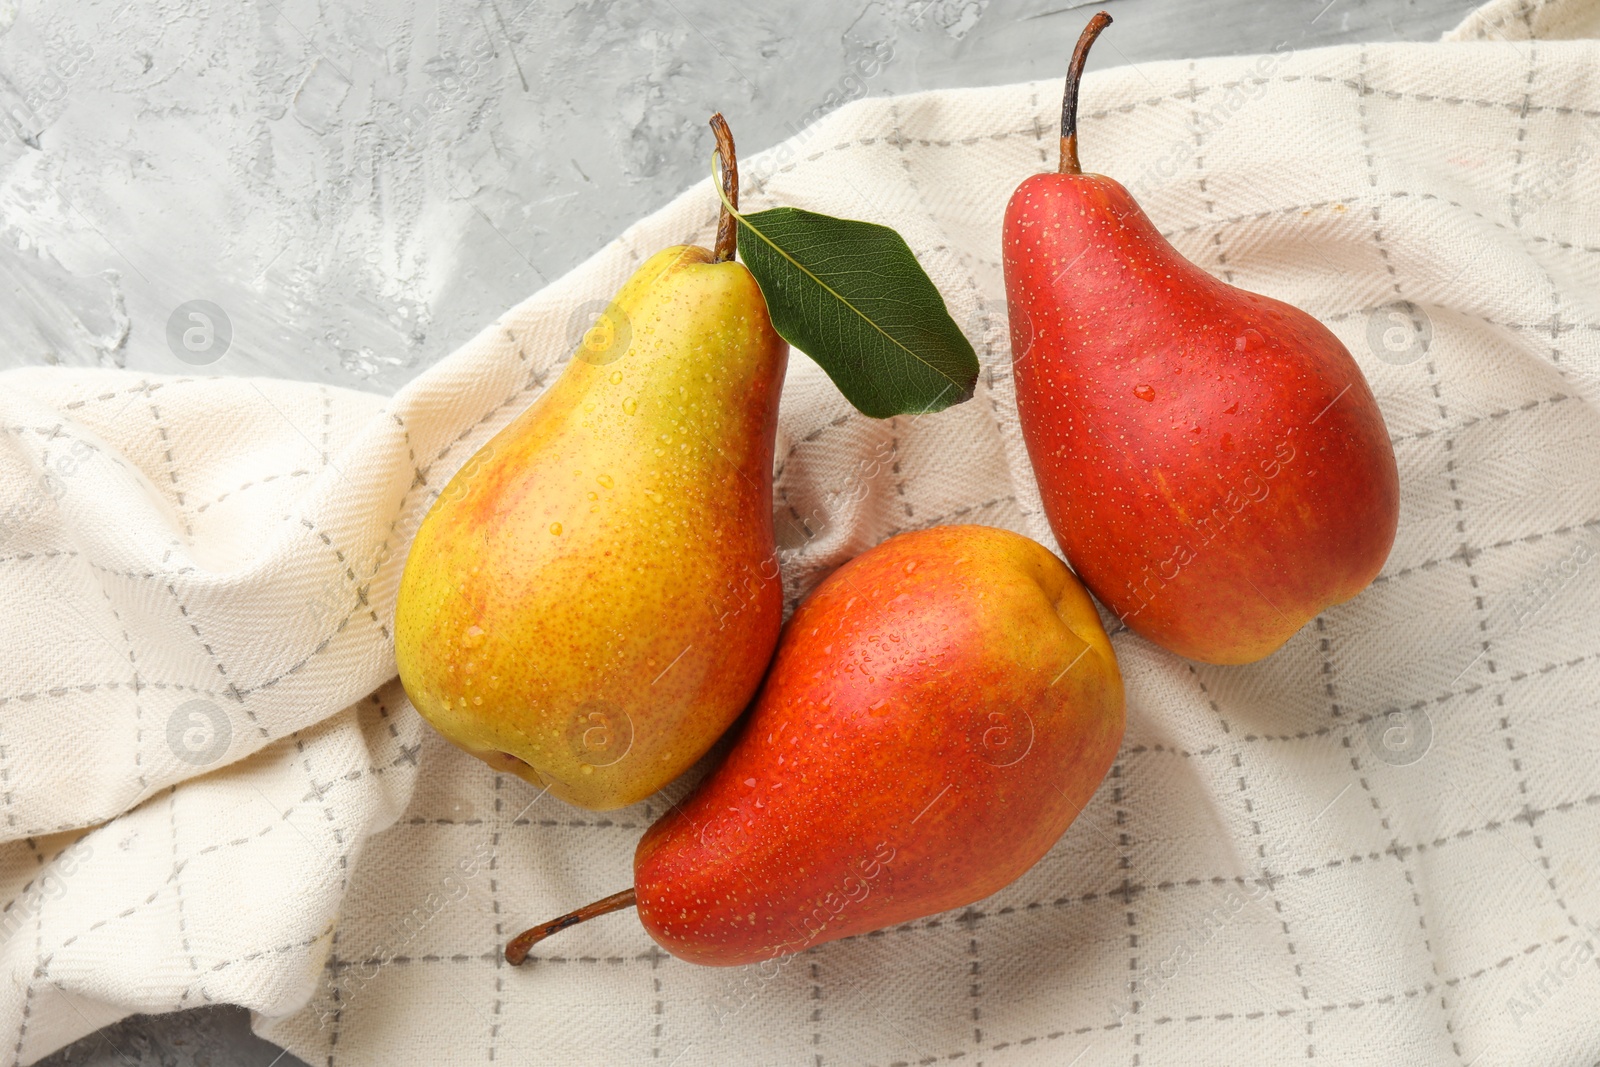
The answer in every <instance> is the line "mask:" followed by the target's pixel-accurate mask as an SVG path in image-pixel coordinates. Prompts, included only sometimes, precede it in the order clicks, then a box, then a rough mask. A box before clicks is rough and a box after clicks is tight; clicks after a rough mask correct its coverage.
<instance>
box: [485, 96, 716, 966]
mask: <svg viewBox="0 0 1600 1067" xmlns="http://www.w3.org/2000/svg"><path fill="white" fill-rule="evenodd" d="M718 117H719V118H720V117H721V116H718ZM637 901H638V897H636V896H635V895H634V892H633V889H632V888H631V887H630V888H628V889H624V890H623V891H622V892H620V893H613V894H611V895H610V896H609V897H606V898H605V899H604V900H597V901H595V902H594V903H593V904H585V905H584V906H583V907H581V908H579V909H578V910H577V911H569V912H567V913H566V914H565V915H563V916H561V918H559V919H551V920H550V921H549V922H547V923H540V924H539V925H538V926H534V927H530V928H529V929H527V930H524V931H522V933H520V934H518V935H517V936H516V937H513V938H512V939H511V940H510V941H507V942H506V962H507V963H509V964H511V966H513V967H520V966H522V961H523V960H525V959H527V958H528V950H529V949H531V948H532V947H533V946H534V945H537V944H538V943H539V942H541V941H543V940H544V939H545V938H547V937H549V936H550V935H551V934H553V933H555V932H556V931H558V930H565V929H566V928H567V927H569V926H577V925H578V924H579V923H581V922H587V921H588V920H590V919H593V918H594V917H595V916H597V915H607V914H609V913H611V912H613V911H621V910H622V909H623V908H631V907H633V906H634V904H635V903H637Z"/></svg>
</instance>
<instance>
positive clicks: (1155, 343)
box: [1003, 174, 1400, 663]
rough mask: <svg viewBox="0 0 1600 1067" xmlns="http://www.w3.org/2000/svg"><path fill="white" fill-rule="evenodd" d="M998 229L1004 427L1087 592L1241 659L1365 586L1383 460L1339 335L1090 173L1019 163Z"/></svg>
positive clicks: (1379, 517) (1135, 621)
mask: <svg viewBox="0 0 1600 1067" xmlns="http://www.w3.org/2000/svg"><path fill="white" fill-rule="evenodd" d="M1003 244H1004V256H1005V276H1006V299H1007V302H1008V306H1009V310H1010V315H1011V344H1012V358H1013V360H1014V365H1015V371H1016V390H1017V408H1018V416H1019V420H1020V422H1021V425H1022V432H1023V437H1024V439H1025V440H1026V442H1027V446H1028V455H1029V457H1030V459H1031V460H1032V462H1033V469H1034V473H1035V474H1036V475H1037V477H1038V482H1039V491H1040V495H1041V497H1042V498H1043V501H1044V508H1045V514H1046V516H1047V517H1048V519H1049V521H1050V527H1051V529H1052V530H1053V531H1054V532H1055V535H1056V540H1057V541H1058V542H1059V543H1060V545H1061V548H1062V550H1063V551H1064V552H1065V553H1066V556H1067V559H1068V561H1069V562H1071V564H1072V566H1073V569H1074V570H1076V571H1077V573H1078V576H1079V577H1080V578H1082V579H1083V581H1084V582H1085V584H1087V585H1088V587H1089V589H1090V590H1091V591H1092V592H1093V593H1094V595H1095V596H1096V597H1098V598H1099V600H1100V602H1101V603H1103V604H1105V605H1106V606H1107V607H1109V608H1110V609H1111V610H1112V611H1114V612H1115V613H1116V614H1117V615H1118V616H1119V617H1120V618H1121V619H1122V620H1123V621H1124V622H1125V623H1126V624H1127V625H1128V627H1129V628H1131V629H1133V630H1135V631H1136V632H1138V633H1140V634H1142V635H1144V636H1145V637H1147V638H1149V639H1150V640H1152V641H1154V642H1156V643H1157V644H1160V645H1163V646H1165V647H1166V648H1169V649H1171V650H1172V651H1174V652H1176V653H1178V654H1179V655H1182V656H1187V657H1188V658H1190V659H1195V660H1202V661H1205V662H1209V663H1249V662H1251V661H1254V660H1258V659H1260V658H1262V657H1264V656H1266V655H1268V654H1270V653H1271V652H1273V651H1274V650H1275V649H1277V648H1278V647H1279V646H1281V645H1282V644H1283V643H1284V642H1285V641H1287V640H1288V639H1289V638H1290V637H1291V636H1293V634H1294V633H1295V632H1296V631H1297V630H1299V629H1300V628H1301V627H1302V626H1303V625H1304V624H1305V623H1306V622H1307V621H1308V620H1310V619H1312V618H1313V617H1315V616H1316V615H1317V614H1318V613H1319V612H1321V611H1322V610H1323V609H1324V608H1326V607H1328V606H1329V605H1332V604H1337V603H1340V602H1342V601H1345V600H1348V599H1350V598H1351V597H1353V596H1355V595H1356V594H1357V593H1359V592H1360V591H1361V590H1362V589H1364V588H1366V586H1367V585H1368V584H1369V583H1370V582H1371V581H1372V580H1373V578H1375V577H1376V576H1377V574H1378V572H1379V570H1380V569H1381V568H1382V566H1383V563H1384V560H1385V559H1386V558H1387V557H1388V554H1389V549H1390V546H1391V545H1392V544H1393V543H1394V536H1395V530H1396V528H1397V526H1398V523H1399V513H1400V509H1399V500H1400V488H1399V475H1398V472H1397V470H1396V467H1395V460H1394V450H1393V447H1392V446H1391V444H1390V441H1389V433H1388V430H1387V429H1386V428H1385V426H1384V422H1383V416H1382V414H1381V412H1380V411H1379V410H1378V405H1377V402H1376V401H1375V400H1374V399H1373V396H1372V391H1371V390H1370V389H1369V388H1368V387H1367V383H1366V380H1365V379H1364V378H1363V377H1362V375H1361V370H1360V368H1359V367H1358V366H1357V365H1356V362H1355V360H1354V359H1352V358H1351V356H1350V353H1349V352H1348V351H1347V350H1346V349H1345V347H1344V345H1343V344H1341V343H1340V342H1339V339H1338V338H1337V337H1335V336H1334V335H1333V334H1332V333H1331V332H1330V331H1329V330H1328V329H1327V328H1326V327H1324V326H1323V325H1322V324H1321V323H1320V322H1318V321H1317V320H1316V319H1314V318H1312V317H1311V316H1310V315H1307V314H1306V313H1305V312H1303V311H1301V310H1299V309H1298V308H1294V307H1291V306H1290V305H1288V304H1285V303H1282V302H1281V301H1278V300H1273V299H1271V298H1269V297H1265V296H1260V295H1258V294H1256V293H1251V292H1247V291H1245V290H1243V289H1238V288H1235V287H1234V286H1231V285H1228V284H1226V283H1224V282H1222V281H1220V280H1218V279H1217V278H1214V277H1212V276H1211V275H1210V274H1208V273H1206V272H1205V271H1203V270H1201V269H1200V268H1199V267H1197V266H1195V265H1194V264H1193V263H1190V262H1189V261H1188V260H1187V259H1185V258H1184V257H1183V256H1182V255H1180V254H1179V253H1178V251H1177V250H1176V249H1174V248H1173V247H1172V245H1170V244H1169V243H1167V241H1166V239H1165V238H1163V237H1162V236H1161V234H1160V233H1159V232H1158V231H1157V230H1156V228H1155V226H1154V225H1152V224H1151V222H1150V219H1149V218H1148V217H1147V216H1146V215H1145V213H1144V212H1143V211H1141V210H1140V208H1139V205H1138V204H1137V203H1135V202H1134V200H1133V198H1132V197H1131V196H1130V195H1129V194H1128V191H1127V190H1126V189H1124V188H1123V187H1122V186H1121V185H1120V184H1118V183H1117V182H1115V181H1113V180H1112V179H1110V178H1107V177H1104V176H1103V175H1098V174H1037V175H1034V176H1032V177H1030V178H1028V179H1027V180H1025V181H1024V182H1023V183H1022V185H1021V186H1020V187H1019V188H1018V189H1017V191H1016V193H1015V194H1014V195H1013V196H1012V198H1011V202H1010V204H1009V205H1008V206H1007V208H1006V215H1005V224H1004V233H1003Z"/></svg>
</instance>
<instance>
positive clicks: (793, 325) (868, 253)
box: [739, 207, 978, 419]
mask: <svg viewBox="0 0 1600 1067" xmlns="http://www.w3.org/2000/svg"><path fill="white" fill-rule="evenodd" d="M739 253H740V255H742V256H743V257H744V262H745V265H746V266H747V267H749V268H750V273H751V274H753V275H755V279H756V283H757V284H758V285H760V286H761V292H762V295H764V296H765V297H766V298H767V311H768V312H769V313H770V314H771V316H772V325H773V326H774V327H776V328H777V331H778V333H779V334H780V335H782V337H783V339H784V340H785V341H788V342H789V343H790V344H791V345H794V346H795V347H796V348H798V349H800V350H801V351H802V352H804V353H805V354H806V355H808V356H810V357H811V358H812V359H814V360H816V361H817V363H818V364H820V365H821V367H822V369H823V370H824V371H826V372H827V374H828V377H830V378H832V379H833V382H834V384H835V385H837V386H838V387H839V391H840V392H842V393H844V395H845V399H847V400H849V401H850V403H852V404H854V405H855V406H856V408H857V409H858V410H859V411H860V412H861V413H862V414H864V415H870V416H872V417H873V418H877V419H886V418H889V417H890V416H893V415H903V414H906V413H908V412H915V413H921V412H926V411H942V410H944V409H945V408H947V407H949V406H950V405H952V404H959V403H961V402H962V401H963V400H966V399H968V398H970V397H971V396H972V387H973V384H974V383H975V382H976V381H977V380H978V357H977V355H976V353H974V352H973V351H972V345H970V344H969V343H968V342H967V339H966V337H965V336H964V335H963V334H962V333H961V329H960V327H958V326H957V325H956V323H955V320H954V319H952V318H951V317H950V312H949V311H948V310H946V308H945V306H944V299H943V298H942V297H940V295H939V290H938V289H937V288H935V287H934V284H933V281H932V279H930V278H929V277H928V275H927V274H926V272H924V271H923V269H922V266H921V264H919V263H918V262H917V257H916V256H914V255H912V254H911V249H910V248H909V247H908V246H907V245H906V242H905V239H904V238H902V237H901V236H900V235H899V234H898V233H896V232H895V231H893V230H891V229H889V228H888V227H887V226H878V225H875V224H873V223H870V222H858V221H855V220H853V219H836V218H833V217H832V216H829V215H818V214H817V213H815V212H812V211H802V210H800V209H799V208H793V207H778V208H772V209H770V210H767V211H758V212H755V213H754V214H750V215H740V216H739Z"/></svg>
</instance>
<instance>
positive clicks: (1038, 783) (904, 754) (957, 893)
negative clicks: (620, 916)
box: [506, 526, 1123, 965]
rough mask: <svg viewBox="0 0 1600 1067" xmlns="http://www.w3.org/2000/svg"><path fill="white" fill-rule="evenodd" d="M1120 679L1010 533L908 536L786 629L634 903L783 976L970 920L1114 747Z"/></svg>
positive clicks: (713, 947)
mask: <svg viewBox="0 0 1600 1067" xmlns="http://www.w3.org/2000/svg"><path fill="white" fill-rule="evenodd" d="M1122 726H1123V695H1122V676H1121V674H1120V673H1119V672H1118V670H1117V661H1116V656H1115V655H1114V654H1113V652H1112V650H1111V644H1110V642H1109V641H1108V640H1107V638H1106V634H1105V631H1104V630H1103V629H1102V628H1101V626H1100V618H1099V615H1098V614H1097V613H1096V611H1095V608H1094V604H1093V602H1092V601H1090V599H1089V596H1088V594H1087V593H1086V592H1085V591H1084V589H1083V587H1082V586H1081V585H1079V584H1078V582H1077V580H1076V579H1074V578H1073V577H1072V573H1071V572H1070V571H1069V570H1067V568H1066V567H1065V566H1064V565H1063V564H1062V562H1061V561H1060V560H1059V559H1057V558H1056V557H1055V556H1054V555H1052V554H1051V553H1050V552H1049V550H1047V549H1046V548H1044V547H1043V546H1042V545H1039V544H1037V543H1036V542H1034V541H1030V540H1029V539H1027V538H1026V537H1022V536H1020V535H1018V534H1014V533H1009V532H1007V531H1004V530H997V529H990V528H988V527H982V526H944V527H937V528H934V529H931V530H924V531H919V532H916V533H908V534H902V535H901V536H899V537H896V538H893V539H891V540H889V541H886V542H884V543H883V544H881V545H879V546H878V547H877V548H874V549H872V550H871V551H869V552H867V553H865V554H863V555H861V556H859V557H857V558H856V559H855V560H853V561H851V562H850V563H848V564H846V565H845V566H843V567H841V568H839V570H837V571H835V572H834V573H833V574H832V575H831V576H829V577H828V579H827V580H826V581H824V582H823V583H822V584H821V585H820V586H818V587H817V589H816V590H815V591H814V592H813V593H812V594H811V596H810V597H809V598H808V599H807V600H806V601H805V603H803V604H802V605H801V606H800V608H799V610H798V611H796V612H795V614H794V617H793V618H792V619H791V620H790V621H789V624H788V626H787V627H786V629H785V630H784V634H783V638H782V640H781V642H780V643H779V647H778V654H777V658H776V659H775V660H774V661H773V666H772V670H771V673H770V674H769V675H768V676H767V680H766V682H765V684H764V686H763V688H762V690H761V693H760V695H759V697H758V698H757V700H756V703H755V705H754V706H753V707H752V709H751V710H750V712H749V715H748V717H747V718H746V720H745V722H744V724H743V727H742V730H741V732H740V734H739V735H738V737H737V739H736V740H735V742H734V744H733V747H732V749H731V750H730V752H729V755H728V757H727V760H726V761H725V762H724V763H723V764H722V766H721V767H719V768H718V769H717V770H716V771H715V772H713V773H712V774H711V776H710V777H708V778H707V779H706V780H705V781H704V782H702V783H701V784H700V786H699V787H698V788H697V789H696V790H695V791H694V792H693V793H691V794H690V795H689V797H688V798H687V799H685V800H684V801H683V802H682V803H681V804H679V805H677V806H676V807H674V808H672V809H671V810H670V811H668V812H667V813H666V814H665V815H663V816H662V817H661V819H660V820H658V821H657V822H656V823H655V825H653V826H651V827H650V829H649V830H648V831H647V832H646V833H645V835H644V837H643V838H642V839H641V840H640V842H639V847H638V850H637V852H636V854H635V856H634V888H633V889H631V890H627V891H624V892H623V893H619V894H617V895H616V896H613V897H609V898H607V899H606V900H603V901H600V902H599V903H597V904H594V905H591V906H589V907H588V908H583V909H580V910H579V911H577V912H574V913H572V914H571V915H566V916H563V917H561V918H560V919H556V920H554V921H552V922H549V923H545V924H544V925H542V926H538V927H534V928H533V929H532V930H529V931H528V932H527V933H524V934H523V935H521V936H520V937H518V938H516V939H514V940H513V941H512V942H511V943H510V944H509V945H508V946H507V947H506V958H507V959H508V960H510V961H511V962H512V963H520V962H521V961H522V960H523V959H524V958H525V957H526V955H527V952H528V948H529V946H531V945H532V944H533V943H534V942H535V941H538V940H540V939H541V938H543V937H545V936H548V935H549V934H551V933H554V932H555V931H556V930H560V929H564V928H565V927H567V926H571V925H572V924H573V923H575V922H580V921H582V920H584V919H587V918H590V917H592V916H594V915H597V914H601V913H604V912H606V911H614V910H616V909H618V908H622V907H626V906H628V905H629V904H632V903H635V902H637V904H638V908H639V919H640V921H641V922H642V923H643V924H644V927H645V929H646V930H647V931H648V932H649V933H650V936H651V937H653V938H654V939H655V940H656V941H657V942H659V943H660V944H661V945H662V946H663V947H664V948H666V949H667V951H669V952H671V953H672V954H673V955H675V956H679V957H681V958H683V959H686V960H690V961H692V962H694V963H703V964H712V965H733V964H742V963H753V962H756V961H759V960H766V959H772V958H774V957H777V956H781V955H785V954H787V953H791V952H797V951H799V950H801V949H804V948H808V947H810V946H812V945H816V944H821V943H822V942H825V941H832V940H834V939H836V938H840V937H847V936H849V935H851V934H859V933H865V932H867V931H870V930H876V929H880V928H882V927H885V926H892V925H894V924H896V923H903V922H907V921H909V920H911V919H915V918H919V917H921V916H924V915H930V914H932V913H934V912H939V911H945V910H948V909H950V908H958V907H962V906H964V905H966V904H970V903H972V902H973V901H975V900H979V899H981V898H983V897H986V896H988V895H989V894H991V893H994V892H995V891H996V890H999V889H1000V888H1002V887H1003V886H1005V885H1007V884H1008V883H1010V882H1011V881H1013V880H1014V879H1016V878H1017V877H1018V876H1019V875H1021V874H1022V873H1023V872H1024V871H1026V870H1027V869H1028V868H1029V867H1031V866H1033V864H1034V863H1035V862H1037V861H1038V860H1039V858H1040V857H1041V856H1043V855H1044V854H1045V853H1046V852H1048V851H1049V850H1050V847H1051V846H1052V845H1054V844H1055V842H1056V840H1057V839H1058V838H1060V836H1061V834H1062V833H1063V832H1064V831H1065V830H1066V828H1067V826H1068V825H1069V824H1071V822H1072V820H1073V818H1074V817H1075V816H1076V815H1077V814H1078V812H1079V811H1081V810H1082V808H1083V806H1084V804H1086V803H1087V802H1088V800H1089V798H1090V796H1091V795H1092V794H1093V793H1094V791H1095V789H1096V787H1098V786H1099V784H1100V781H1101V779H1102V778H1103V777H1104V776H1105V773H1106V771H1107V770H1108V769H1109V768H1110V766H1111V761H1112V759H1113V758H1114V757H1115V756H1116V752H1117V747H1118V745H1119V744H1120V743H1121V740H1122Z"/></svg>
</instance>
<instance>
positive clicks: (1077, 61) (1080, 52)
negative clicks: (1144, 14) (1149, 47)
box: [1058, 11, 1111, 174]
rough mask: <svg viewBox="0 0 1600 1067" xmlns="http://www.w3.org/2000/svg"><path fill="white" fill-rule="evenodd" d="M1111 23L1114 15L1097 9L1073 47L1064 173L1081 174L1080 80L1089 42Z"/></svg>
mask: <svg viewBox="0 0 1600 1067" xmlns="http://www.w3.org/2000/svg"><path fill="white" fill-rule="evenodd" d="M1109 25H1111V16H1110V15H1108V14H1106V13H1105V12H1104V11H1097V12H1096V13H1095V16H1094V18H1092V19H1090V20H1089V24H1088V25H1087V26H1085V27H1084V28H1083V33H1082V34H1081V35H1080V36H1079V37H1078V47H1076V48H1074V49H1073V50H1072V62H1071V63H1070V64H1068V66H1067V88H1066V91H1065V92H1064V93H1062V95H1061V166H1060V167H1059V168H1058V172H1059V173H1061V174H1082V173H1083V168H1082V167H1080V166H1079V165H1078V84H1079V83H1080V82H1082V81H1083V64H1084V62H1085V61H1086V60H1087V59H1088V58H1089V46H1090V45H1092V44H1094V39H1095V38H1096V37H1098V36H1100V31H1101V30H1103V29H1105V28H1106V27H1107V26H1109Z"/></svg>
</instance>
